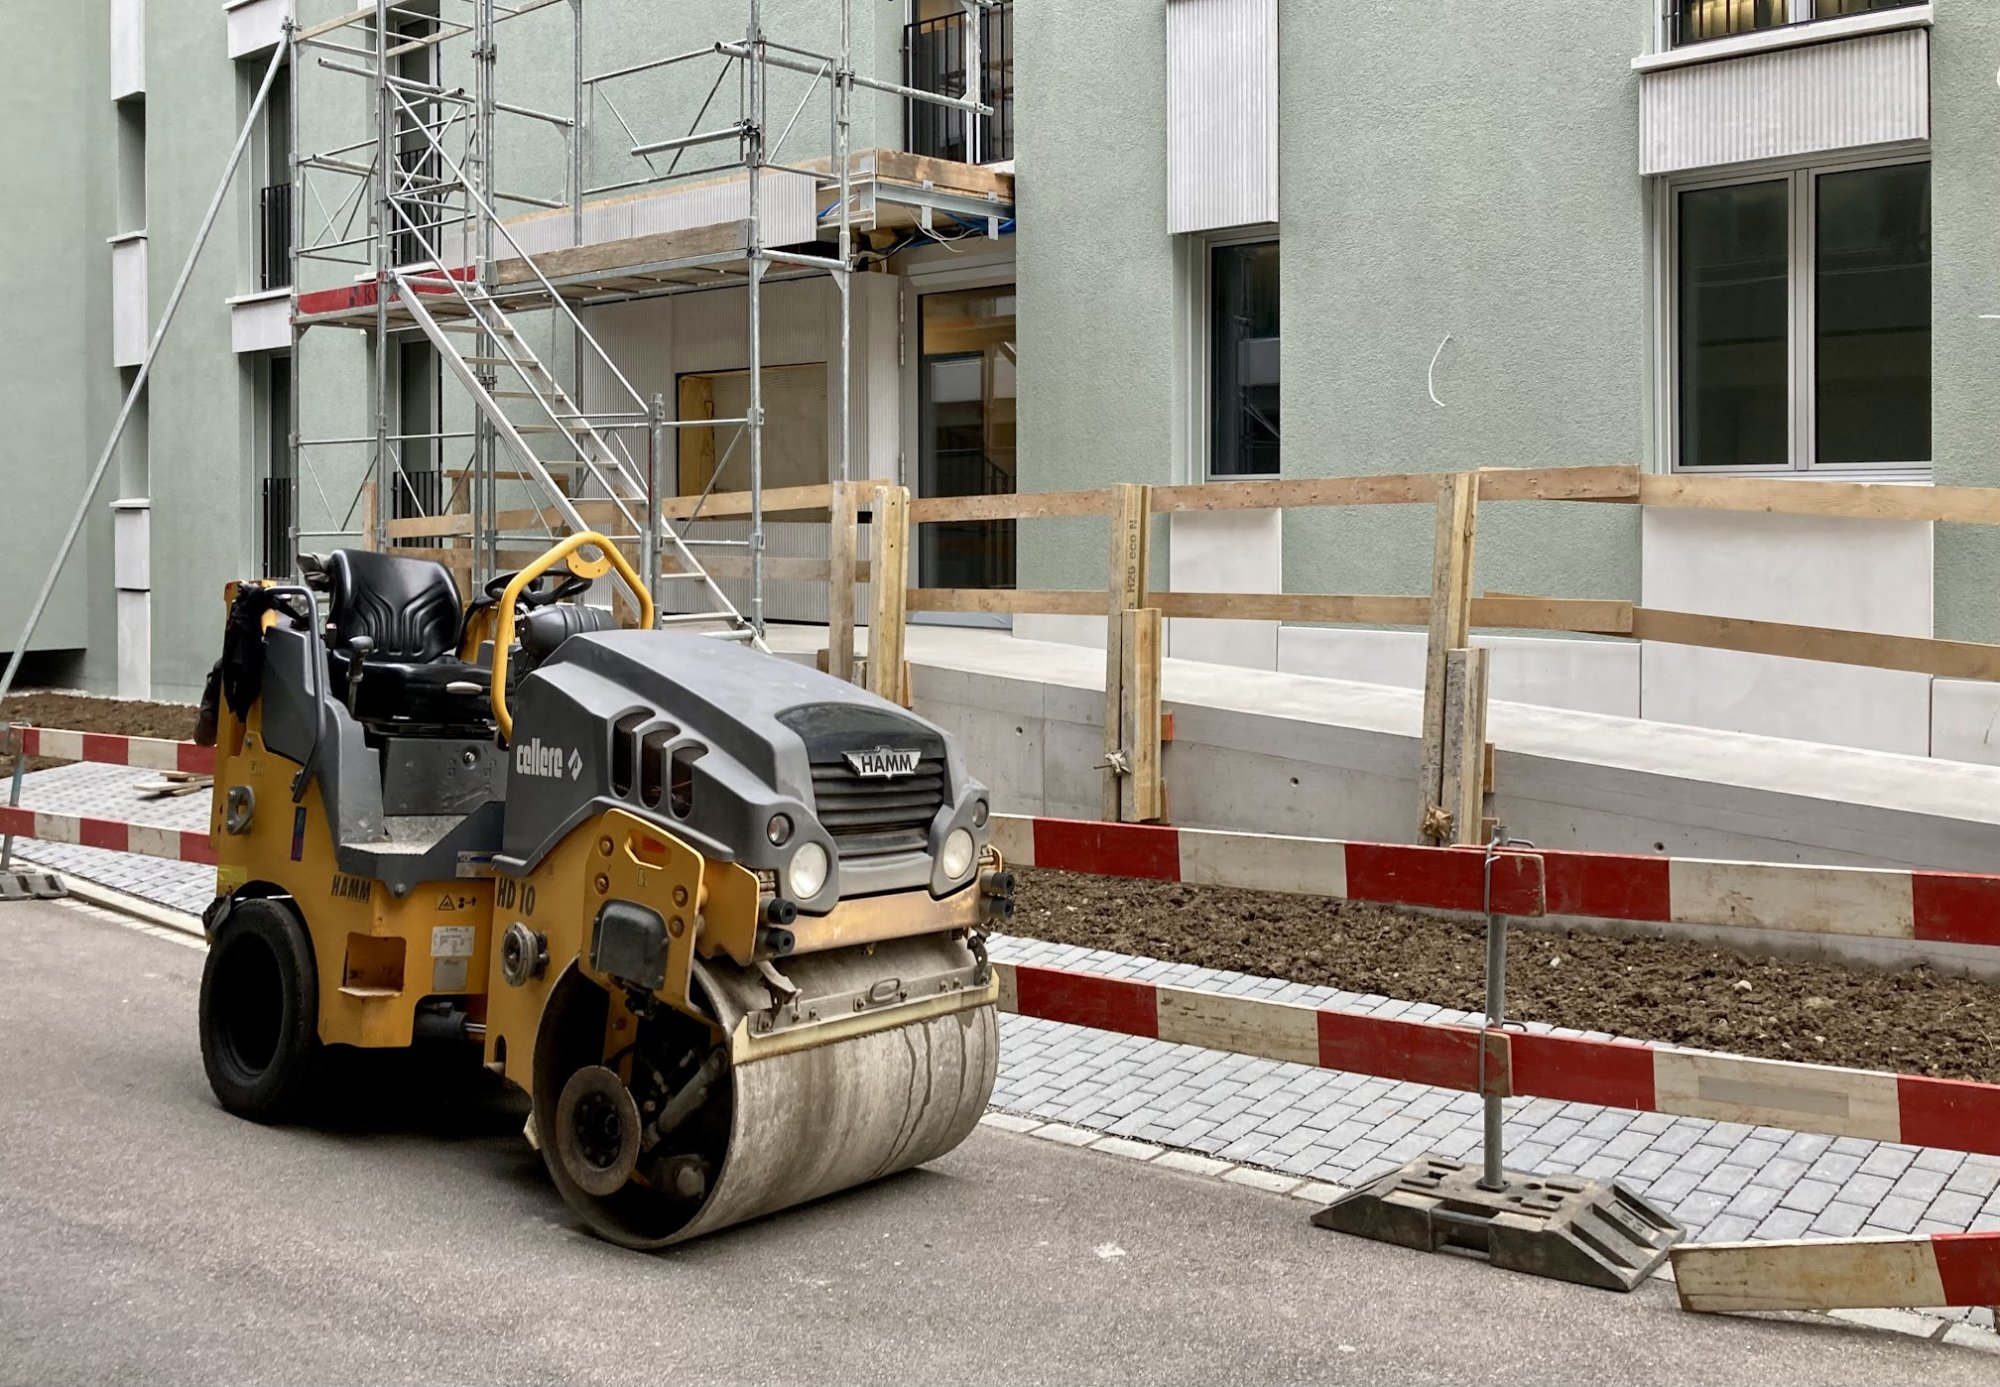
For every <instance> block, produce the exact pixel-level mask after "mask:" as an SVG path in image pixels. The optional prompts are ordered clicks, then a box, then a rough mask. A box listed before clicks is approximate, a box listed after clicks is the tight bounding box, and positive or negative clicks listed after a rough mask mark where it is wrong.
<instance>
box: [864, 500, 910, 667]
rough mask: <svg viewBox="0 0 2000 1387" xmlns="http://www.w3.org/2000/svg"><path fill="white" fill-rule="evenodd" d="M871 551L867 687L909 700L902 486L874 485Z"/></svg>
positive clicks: (906, 511) (906, 526)
mask: <svg viewBox="0 0 2000 1387" xmlns="http://www.w3.org/2000/svg"><path fill="white" fill-rule="evenodd" d="M873 512H874V519H873V523H872V526H871V528H872V529H873V531H874V545H873V553H872V554H871V555H870V559H869V565H868V584H869V588H868V590H869V597H870V602H869V608H870V618H869V623H868V691H869V692H870V693H872V694H875V695H877V696H878V697H881V698H886V699H888V700H889V701H890V702H891V703H902V704H907V703H908V702H909V699H908V697H907V696H906V693H905V685H904V680H903V622H904V619H905V617H906V616H907V606H908V599H909V572H908V569H907V568H906V567H905V563H906V560H905V557H904V556H905V555H906V554H907V553H908V551H909V537H910V493H909V492H908V491H907V490H905V489H904V488H903V487H900V486H878V487H876V488H875V500H874V505H873Z"/></svg>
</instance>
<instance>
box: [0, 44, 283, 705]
mask: <svg viewBox="0 0 2000 1387" xmlns="http://www.w3.org/2000/svg"><path fill="white" fill-rule="evenodd" d="M290 51H291V38H290V35H289V34H288V35H286V36H284V37H282V38H280V39H279V40H278V46H277V48H276V50H275V51H273V52H272V54H271V65H270V66H269V67H267V68H265V69H264V80H263V82H262V83H260V84H259V85H258V87H257V95H256V97H255V98H254V99H252V101H251V102H250V110H249V113H248V114H247V115H245V116H244V118H243V128H242V129H241V130H239V131H238V132H237V134H236V145H235V147H234V148H233V149H231V150H230V151H229V162H228V164H227V165H226V166H225V167H224V168H223V170H222V181H221V182H219V183H218V184H216V187H215V196H213V197H211V198H210V199H209V200H208V211H206V212H205V213H203V214H202V218H201V228H200V229H199V230H198V231H196V232H195V234H194V244H193V245H191V246H189V247H188V253H187V259H186V261H184V262H183V263H182V265H181V274H180V278H179V279H177V280H175V281H174V291H173V293H171V294H169V295H168V296H167V307H166V311H165V312H163V313H162V314H161V315H160V322H159V325H158V326H157V327H155V328H154V329H153V339H152V341H150V342H148V343H147V344H146V356H145V359H144V360H143V361H141V362H140V363H139V373H138V374H137V375H135V376H134V377H132V385H131V388H129V389H128V390H126V392H125V403H124V404H123V405H121V406H119V409H118V419H117V422H116V423H114V424H112V426H111V437H110V438H108V439H106V440H105V444H104V452H103V453H102V454H101V455H99V457H98V459H97V468H96V470H95V471H93V472H92V473H91V474H90V481H89V483H88V484H87V485H85V487H84V488H83V496H82V498H81V499H80V500H78V502H77V503H76V514H75V516H73V517H72V518H71V520H70V522H69V532H68V533H67V534H65V535H64V536H63V542H62V543H61V544H60V545H59V546H57V548H56V557H55V562H54V563H51V564H50V565H49V570H48V576H47V577H45V578H43V579H42V590H41V592H40V593H38V594H37V595H36V597H35V605H34V606H32V607H30V608H29V609H28V620H27V622H26V624H25V625H23V626H22V628H21V638H20V640H18V641H16V642H15V644H14V653H13V654H12V655H11V656H9V657H8V660H7V669H6V672H5V673H0V698H5V697H6V696H7V691H8V690H9V689H11V688H13V687H14V676H15V675H16V674H18V673H20V670H21V660H22V657H24V656H25V655H26V654H27V653H28V642H29V641H31V640H33V639H34V635H35V628H36V627H37V626H40V625H41V624H42V613H43V612H44V611H46V610H47V609H48V605H49V598H50V596H51V595H53V594H54V592H55V590H56V580H57V579H58V578H59V577H61V576H62V570H63V565H64V564H65V563H67V562H69V555H70V550H72V549H74V548H75V547H76V537H77V536H78V535H80V534H82V533H83V522H84V520H85V519H86V518H87V517H88V516H89V515H90V503H91V501H92V500H93V499H94V498H95V497H96V495H97V488H98V487H100V486H102V485H103V484H104V474H105V472H107V471H108V470H110V467H111V459H112V458H114V457H116V456H117V454H118V443H119V440H121V439H122V438H124V437H125V425H126V424H127V423H129V422H130V421H131V418H132V409H133V406H134V405H136V404H137V403H138V399H139V392H140V391H142V390H144V389H145V388H146V380H147V378H148V377H149V376H151V375H152V374H153V361H154V359H155V358H156V357H158V356H159V354H160V342H161V341H162V340H163V339H164V338H165V337H166V335H167V328H168V327H169V326H170V325H171V324H172V323H173V321H174V312H175V310H176V309H178V308H179V307H180V306H181V296H182V295H184V294H185V293H187V287H188V281H189V280H191V279H193V278H194V266H195V261H196V260H198V259H199V258H200V257H201V248H202V247H203V246H205V245H207V244H208V233H209V232H210V231H211V230H212V229H213V228H214V226H215V218H216V215H217V214H218V213H220V212H221V211H222V201H223V199H224V198H225V197H226V196H227V195H228V193H229V185H230V184H231V183H232V182H234V181H235V178H236V170H237V167H238V166H239V165H240V164H241V163H242V162H243V151H244V149H245V148H247V147H248V146H249V144H250V132H251V131H252V130H254V129H256V127H257V118H258V116H259V115H261V114H262V113H263V110H264V99H265V98H266V97H268V96H269V95H270V94H271V84H272V83H273V82H275V81H276V80H277V77H278V69H279V67H281V66H282V65H283V64H284V61H285V55H286V54H287V53H288V52H290Z"/></svg>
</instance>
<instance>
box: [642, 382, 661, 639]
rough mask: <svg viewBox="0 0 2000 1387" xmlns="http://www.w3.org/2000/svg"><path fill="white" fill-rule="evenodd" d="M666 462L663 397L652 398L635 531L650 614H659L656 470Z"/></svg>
mask: <svg viewBox="0 0 2000 1387" xmlns="http://www.w3.org/2000/svg"><path fill="white" fill-rule="evenodd" d="M666 458H667V397H666V396H665V395H662V394H659V393H657V392H655V393H654V395H653V418H652V427H651V429H650V430H649V431H648V432H647V434H646V523H645V525H644V527H643V528H641V529H640V531H639V577H640V578H641V579H643V580H644V581H645V584H646V591H647V592H649V593H651V594H652V597H653V611H654V613H655V614H656V615H657V614H658V612H659V610H660V595H661V589H662V588H663V587H665V586H666V585H665V584H664V583H662V582H661V581H660V574H659V568H660V554H659V548H660V468H661V466H662V465H663V464H664V463H665V462H666Z"/></svg>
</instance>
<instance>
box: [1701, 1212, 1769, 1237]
mask: <svg viewBox="0 0 2000 1387" xmlns="http://www.w3.org/2000/svg"><path fill="white" fill-rule="evenodd" d="M1756 1231H1757V1220H1756V1219H1754V1218H1746V1217H1744V1216H1743V1215H1741V1214H1733V1213H1725V1214H1720V1215H1718V1216H1716V1217H1715V1218H1712V1219H1710V1220H1708V1222H1707V1223H1706V1224H1705V1225H1703V1227H1702V1230H1701V1240H1702V1241H1703V1242H1710V1243H1735V1242H1743V1241H1744V1240H1746V1239H1747V1238H1749V1237H1750V1235H1751V1234H1753V1233H1755V1232H1756Z"/></svg>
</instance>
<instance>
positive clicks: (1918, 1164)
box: [1910, 1147, 1965, 1175]
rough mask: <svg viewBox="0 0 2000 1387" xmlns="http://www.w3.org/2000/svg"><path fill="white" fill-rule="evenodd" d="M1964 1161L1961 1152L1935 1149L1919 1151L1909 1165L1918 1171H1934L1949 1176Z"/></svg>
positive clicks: (1926, 1148) (1929, 1148)
mask: <svg viewBox="0 0 2000 1387" xmlns="http://www.w3.org/2000/svg"><path fill="white" fill-rule="evenodd" d="M1964 1161H1965V1153H1964V1152H1962V1151H1941V1150H1938V1149H1937V1148H1935V1147H1925V1148H1922V1149H1919V1150H1918V1152H1917V1156H1916V1159H1915V1160H1914V1161H1912V1162H1911V1163H1910V1164H1911V1165H1913V1166H1914V1167H1915V1168H1916V1169H1918V1170H1936V1171H1942V1172H1943V1173H1944V1174H1946V1175H1950V1174H1951V1173H1952V1172H1953V1171H1954V1170H1957V1169H1958V1168H1959V1166H1960V1165H1962V1164H1963V1163H1964Z"/></svg>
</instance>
